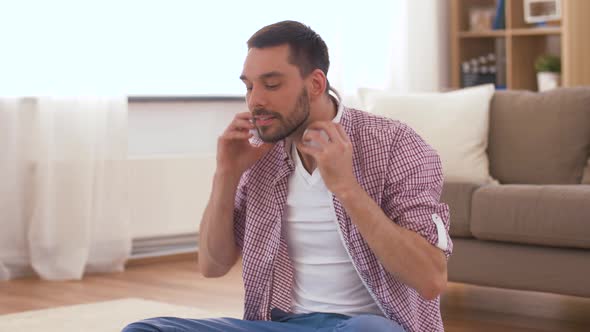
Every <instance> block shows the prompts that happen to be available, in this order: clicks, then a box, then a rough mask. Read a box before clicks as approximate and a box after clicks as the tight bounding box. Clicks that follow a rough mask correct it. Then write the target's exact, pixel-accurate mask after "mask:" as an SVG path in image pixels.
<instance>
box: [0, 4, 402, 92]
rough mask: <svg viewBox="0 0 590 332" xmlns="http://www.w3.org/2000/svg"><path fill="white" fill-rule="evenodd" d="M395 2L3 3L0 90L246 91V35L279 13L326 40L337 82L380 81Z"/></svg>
mask: <svg viewBox="0 0 590 332" xmlns="http://www.w3.org/2000/svg"><path fill="white" fill-rule="evenodd" d="M395 2H396V1H387V2H386V1H372V0H368V1H364V2H363V4H362V5H363V7H362V8H359V4H358V3H356V4H353V3H352V2H351V3H350V4H343V2H342V1H315V0H299V1H288V2H283V1H261V0H250V1H198V0H167V1H163V0H160V1H150V0H147V1H129V0H128V1H124V0H102V1H98V0H97V1H75V0H54V1H31V0H19V1H6V2H4V4H3V5H2V13H3V15H2V16H3V18H2V20H1V21H0V40H1V43H2V48H1V49H0V94H2V95H48V94H50V95H54V94H111V93H116V94H127V95H150V96H151V95H156V96H158V95H215V96H219V95H221V96H227V95H243V94H244V92H245V91H244V86H243V84H242V82H241V81H240V80H239V79H238V77H239V75H240V73H241V69H242V64H243V60H244V57H245V55H246V51H247V50H246V41H247V39H248V38H249V37H250V36H251V35H252V34H253V33H254V32H255V31H256V30H258V29H259V28H261V27H262V26H264V25H267V24H270V23H274V22H277V21H280V20H285V19H293V20H298V21H301V22H303V23H305V24H307V25H309V26H311V28H312V29H314V30H315V31H316V32H318V33H319V34H320V35H321V36H322V37H323V38H324V40H325V41H326V43H327V44H328V48H329V50H330V55H331V62H332V65H331V69H330V73H329V75H328V77H329V79H330V81H331V83H332V84H333V85H334V86H336V87H337V88H340V89H341V90H342V89H344V90H346V91H349V90H351V91H352V90H354V89H356V88H357V87H358V86H361V85H362V86H374V87H381V86H382V85H385V84H386V82H387V80H388V79H389V76H390V71H389V69H388V68H389V67H388V61H389V54H390V49H389V48H390V43H389V42H388V36H389V34H390V33H391V26H392V23H391V22H392V21H393V20H394V19H395V18H394V16H393V15H394V13H395V11H394V10H393V8H392V7H393V6H395V4H390V3H395ZM363 8H364V9H363Z"/></svg>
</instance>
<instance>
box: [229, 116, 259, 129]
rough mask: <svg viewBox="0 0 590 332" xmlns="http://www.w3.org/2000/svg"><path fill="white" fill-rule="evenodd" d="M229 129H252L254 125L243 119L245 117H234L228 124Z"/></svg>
mask: <svg viewBox="0 0 590 332" xmlns="http://www.w3.org/2000/svg"><path fill="white" fill-rule="evenodd" d="M229 129H230V130H250V129H254V125H253V124H252V122H250V121H248V120H245V119H235V120H234V121H232V123H231V124H230V125H229Z"/></svg>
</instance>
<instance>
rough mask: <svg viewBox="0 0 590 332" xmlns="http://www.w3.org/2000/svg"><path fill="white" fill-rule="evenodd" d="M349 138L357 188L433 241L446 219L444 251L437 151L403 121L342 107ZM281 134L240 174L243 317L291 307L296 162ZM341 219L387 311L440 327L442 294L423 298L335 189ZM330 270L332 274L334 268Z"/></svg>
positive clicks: (359, 266)
mask: <svg viewBox="0 0 590 332" xmlns="http://www.w3.org/2000/svg"><path fill="white" fill-rule="evenodd" d="M340 123H341V125H342V127H343V128H344V130H345V132H346V133H347V135H348V136H349V137H350V140H351V141H352V145H353V170H354V174H355V176H356V179H357V180H358V182H359V184H360V185H361V186H362V188H363V189H364V190H365V191H366V192H367V193H368V194H369V196H371V197H372V198H373V200H375V202H377V203H378V204H379V205H380V206H381V208H382V209H383V211H384V212H385V214H386V215H387V216H388V217H389V218H390V219H391V220H392V222H395V223H396V224H398V225H399V226H402V227H405V228H407V229H410V230H412V231H414V232H416V233H418V234H419V235H421V236H423V237H424V238H425V239H426V240H427V241H428V242H430V243H432V244H433V245H436V244H437V243H438V232H437V229H436V225H435V223H434V222H433V217H434V215H437V217H438V216H440V218H441V219H442V221H443V224H444V227H445V229H446V232H444V236H446V237H447V239H446V241H447V246H446V249H445V250H444V253H445V255H446V257H447V259H448V257H449V255H450V254H451V252H452V242H451V239H450V238H449V237H448V230H449V209H448V206H447V205H446V204H442V203H439V198H440V194H441V190H442V183H443V177H442V167H441V162H440V158H439V157H438V155H437V153H436V152H435V151H434V150H433V149H432V148H431V147H430V146H429V145H428V144H426V143H425V142H424V141H423V140H422V139H421V138H420V137H419V136H418V135H417V134H416V133H415V132H414V131H413V130H412V129H411V128H409V127H408V126H407V125H405V124H403V123H401V122H398V121H395V120H391V119H386V118H383V117H379V116H376V115H372V114H369V113H366V112H363V111H358V110H354V109H349V108H346V107H345V108H344V110H343V114H342V119H341V121H340ZM289 155H290V154H289V153H288V151H286V147H285V142H284V141H283V142H280V143H278V144H276V145H275V146H274V147H273V148H272V149H271V150H270V152H269V153H268V154H266V155H265V156H264V157H263V158H262V159H260V160H259V161H258V162H256V164H254V165H253V166H252V167H251V168H250V169H248V170H247V171H246V172H245V173H244V174H243V175H242V177H241V179H240V183H239V185H238V190H237V193H236V197H235V205H234V225H235V226H234V231H235V238H236V242H237V245H238V247H239V248H240V249H241V250H242V264H243V280H244V288H245V305H244V319H247V320H268V319H270V311H271V310H272V309H273V308H279V309H282V310H284V311H290V310H291V304H292V298H291V294H292V286H293V267H292V264H291V261H290V259H289V255H288V250H287V244H286V240H285V238H284V236H282V235H281V233H282V232H281V224H282V221H283V219H284V217H285V213H286V201H287V193H288V189H287V185H288V179H289V177H290V175H291V174H292V173H293V171H294V170H295V166H294V164H293V161H292V159H291V158H290V156H289ZM334 207H335V210H336V216H337V218H338V225H339V227H340V230H341V233H342V235H343V240H344V246H345V247H346V249H347V251H348V252H349V253H350V256H351V260H352V263H353V265H354V267H355V268H356V270H357V271H358V272H359V276H360V277H361V279H362V280H363V282H364V283H365V285H366V286H367V288H368V290H369V293H370V294H371V295H372V296H373V298H374V299H375V301H376V302H377V304H378V305H379V307H380V308H381V309H382V311H383V313H384V315H385V316H386V317H388V318H389V319H391V320H394V321H396V322H397V323H399V324H400V325H402V326H403V327H404V329H405V330H406V331H443V324H442V319H441V315H440V306H439V305H440V298H439V297H437V298H436V299H434V300H431V301H428V300H425V299H424V298H422V297H421V296H420V295H419V294H418V292H417V291H416V290H414V289H412V288H410V287H408V286H407V285H405V284H403V283H402V282H400V281H399V280H397V279H396V278H395V277H394V276H393V275H391V274H390V273H389V272H388V271H387V270H386V269H385V267H383V265H382V264H381V263H380V262H379V260H378V259H377V257H376V256H375V254H374V253H373V252H372V251H371V249H370V248H369V246H368V244H367V242H366V241H365V240H364V239H363V237H362V235H361V234H360V232H359V230H358V229H357V227H356V226H355V225H354V224H353V223H352V222H351V218H350V217H349V216H348V214H347V213H346V210H345V209H344V207H343V206H342V204H341V203H340V202H339V201H338V199H336V198H335V197H334ZM334 277H335V278H336V277H337V276H334Z"/></svg>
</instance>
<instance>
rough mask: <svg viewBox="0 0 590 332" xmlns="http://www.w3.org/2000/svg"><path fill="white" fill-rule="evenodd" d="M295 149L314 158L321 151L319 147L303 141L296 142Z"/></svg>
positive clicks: (316, 157)
mask: <svg viewBox="0 0 590 332" xmlns="http://www.w3.org/2000/svg"><path fill="white" fill-rule="evenodd" d="M297 149H298V150H299V152H301V153H305V154H308V155H310V156H312V157H313V159H315V160H317V159H318V156H319V154H320V153H321V152H322V148H321V147H317V146H311V145H306V144H303V143H297Z"/></svg>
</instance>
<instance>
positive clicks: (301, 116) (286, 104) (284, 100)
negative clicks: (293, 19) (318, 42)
mask: <svg viewBox="0 0 590 332" xmlns="http://www.w3.org/2000/svg"><path fill="white" fill-rule="evenodd" d="M288 60H289V45H281V46H274V47H268V48H262V49H260V48H252V49H250V50H249V52H248V56H247V57H246V61H245V62H244V69H243V71H242V75H241V76H240V78H241V80H242V81H243V82H244V84H245V85H246V89H247V93H246V102H247V103H248V108H249V109H250V112H252V115H253V120H254V125H255V126H256V129H257V131H258V134H259V136H260V138H261V139H262V140H263V141H265V142H277V141H280V140H282V139H284V138H286V137H288V136H289V135H291V134H292V133H294V132H295V131H296V130H297V129H299V128H301V127H302V126H303V125H304V124H305V122H306V120H307V119H308V117H309V111H310V103H309V96H308V94H307V88H306V87H305V80H304V79H303V78H301V75H300V73H299V69H298V68H297V67H296V66H295V65H293V64H290V63H289V61H288Z"/></svg>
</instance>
